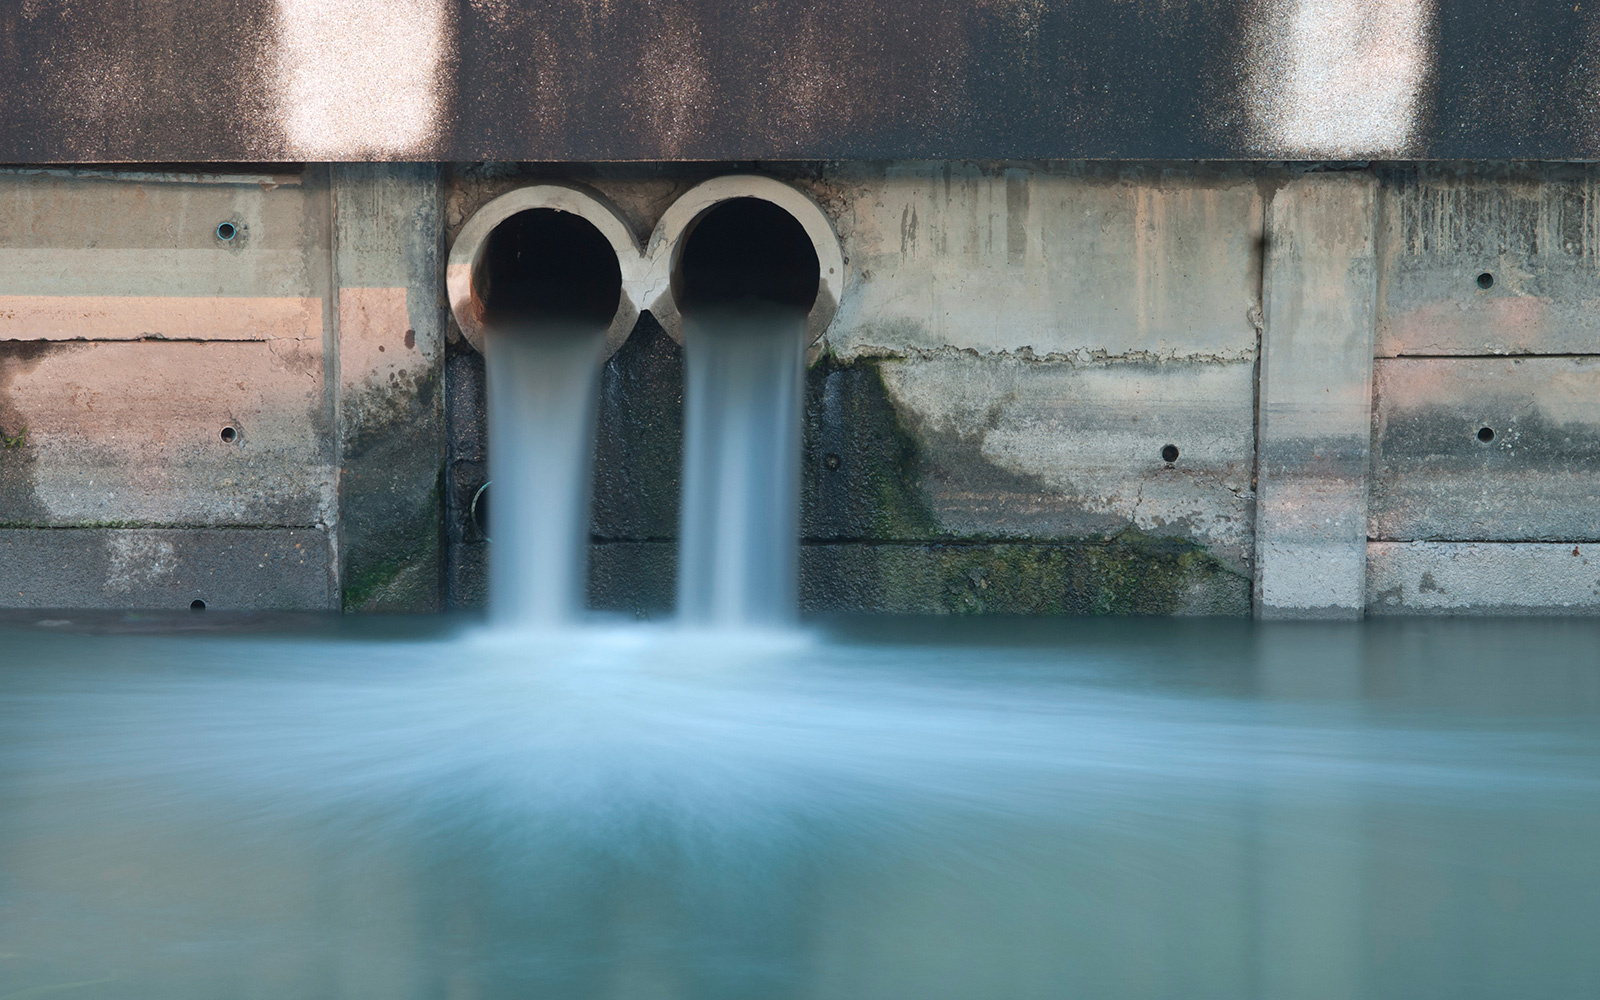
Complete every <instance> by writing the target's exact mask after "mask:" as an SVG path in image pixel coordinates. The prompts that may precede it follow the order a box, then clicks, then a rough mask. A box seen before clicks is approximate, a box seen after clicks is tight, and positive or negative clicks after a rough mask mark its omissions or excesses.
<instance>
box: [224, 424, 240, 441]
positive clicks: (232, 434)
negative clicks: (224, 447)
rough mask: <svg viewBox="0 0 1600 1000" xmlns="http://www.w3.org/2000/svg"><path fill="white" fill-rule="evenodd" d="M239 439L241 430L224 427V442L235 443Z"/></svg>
mask: <svg viewBox="0 0 1600 1000" xmlns="http://www.w3.org/2000/svg"><path fill="white" fill-rule="evenodd" d="M237 440H239V431H238V430H237V429H236V428H233V427H224V428H223V429H222V441H223V443H224V444H233V443H234V442H235V441H237Z"/></svg>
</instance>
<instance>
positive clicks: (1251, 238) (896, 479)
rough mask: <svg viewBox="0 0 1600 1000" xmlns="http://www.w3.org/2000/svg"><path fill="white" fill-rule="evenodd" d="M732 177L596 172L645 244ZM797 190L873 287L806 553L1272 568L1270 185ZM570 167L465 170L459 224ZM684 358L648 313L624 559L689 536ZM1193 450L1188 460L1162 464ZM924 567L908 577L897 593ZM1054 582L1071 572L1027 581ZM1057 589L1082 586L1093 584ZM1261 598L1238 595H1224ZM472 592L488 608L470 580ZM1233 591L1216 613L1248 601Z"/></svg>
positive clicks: (630, 401) (823, 402)
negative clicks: (1263, 446) (1169, 453)
mask: <svg viewBox="0 0 1600 1000" xmlns="http://www.w3.org/2000/svg"><path fill="white" fill-rule="evenodd" d="M708 169H709V170H712V171H715V169H716V168H715V167H714V166H712V167H707V168H701V167H694V168H688V169H685V170H683V171H676V170H675V171H673V172H672V173H671V174H668V175H652V174H651V173H650V172H649V171H644V170H639V169H637V168H635V169H633V171H632V172H631V173H630V171H629V169H628V168H626V167H618V166H612V167H591V168H585V170H584V171H582V175H583V179H584V180H585V181H586V182H587V183H590V184H592V185H593V186H594V187H595V188H596V189H597V190H599V191H601V192H602V193H603V194H604V195H605V196H606V197H607V198H608V199H610V200H611V201H612V202H613V203H614V204H615V205H616V206H617V207H618V209H619V211H620V212H621V214H622V216H623V217H624V218H625V219H626V220H628V223H629V225H630V226H632V227H633V228H634V230H635V232H636V233H638V234H640V235H645V234H648V233H649V232H651V231H652V230H653V229H654V228H655V226H656V223H657V221H658V219H659V218H660V216H661V214H662V213H663V212H664V211H665V210H666V208H667V207H668V206H670V205H671V204H672V202H673V200H674V198H676V197H677V196H678V195H680V194H681V193H682V192H683V191H684V190H686V189H687V188H688V187H689V186H690V185H691V184H692V183H693V182H695V181H698V180H702V179H704V176H705V171H706V170H708ZM782 173H784V174H785V175H786V179H788V180H790V181H791V182H792V183H794V184H796V185H797V186H800V187H801V188H803V189H804V190H805V191H806V192H807V193H809V194H810V195H811V196H812V197H813V198H815V199H816V200H817V201H818V202H819V203H820V204H822V205H823V206H824V207H825V208H826V209H827V210H828V212H829V214H830V216H831V217H832V218H833V220H834V222H835V225H836V228H837V230H838V232H839V235H840V238H841V241H842V243H843V246H844V250H845V253H846V256H847V257H849V259H850V266H849V273H850V275H851V280H852V283H851V284H850V285H849V286H848V287H847V289H846V291H845V295H844V298H843V301H842V302H841V313H840V314H839V315H838V316H837V317H836V319H835V321H834V323H833V324H832V326H831V327H830V330H829V333H828V334H827V338H826V343H827V349H828V352H829V353H828V354H827V355H826V356H825V357H824V359H823V360H822V361H821V362H820V363H819V364H817V365H816V366H815V367H814V368H813V369H812V373H811V378H810V381H809V384H808V399H807V416H806V421H807V430H806V434H807V439H806V457H805V463H806V464H805V471H804V479H803V491H804V492H803V503H802V509H803V523H802V537H803V539H804V540H806V541H807V542H808V543H825V544H849V543H859V544H863V545H874V544H885V545H890V546H897V545H910V546H913V547H914V546H919V545H924V544H926V543H929V542H963V543H976V542H983V543H986V544H987V543H994V542H1004V543H1019V544H1020V546H1021V547H1020V548H1018V549H1016V551H1015V552H1014V553H1012V554H1011V555H1010V556H1007V557H1006V558H1005V559H1001V558H999V557H995V559H994V560H993V562H994V568H995V571H996V572H1002V573H1003V572H1006V571H1007V570H1006V566H1013V567H1015V566H1019V565H1020V564H1021V563H1022V562H1025V561H1026V560H1025V559H1023V558H1022V555H1024V554H1025V555H1027V556H1028V557H1029V558H1031V557H1033V556H1035V555H1037V556H1038V557H1039V558H1040V559H1044V560H1046V561H1049V560H1052V559H1058V554H1057V553H1056V552H1055V550H1054V549H1053V548H1051V546H1053V545H1056V544H1058V543H1064V544H1069V545H1077V544H1079V543H1087V544H1088V545H1090V546H1101V548H1098V549H1094V550H1093V551H1095V552H1097V553H1100V555H1101V556H1105V557H1106V558H1107V559H1112V558H1113V557H1115V558H1121V557H1123V556H1126V557H1127V558H1125V559H1123V570H1119V571H1118V572H1122V571H1124V570H1126V571H1129V572H1131V571H1132V570H1131V567H1132V566H1133V564H1134V562H1137V559H1136V558H1135V556H1134V555H1133V554H1131V550H1125V549H1123V548H1119V547H1116V546H1110V547H1106V545H1105V543H1107V542H1109V541H1111V540H1112V539H1116V538H1118V537H1120V536H1123V535H1125V534H1129V536H1130V537H1143V536H1149V537H1152V538H1160V539H1164V540H1169V541H1172V542H1175V543H1182V544H1194V545H1198V546H1200V547H1201V548H1202V549H1203V550H1204V552H1205V553H1206V555H1207V558H1211V559H1215V560H1217V562H1218V564H1219V565H1221V566H1223V567H1226V568H1227V569H1228V570H1229V571H1230V572H1232V573H1234V574H1243V575H1244V576H1246V577H1247V576H1248V574H1249V572H1250V565H1251V561H1252V556H1253V541H1252V538H1253V529H1254V523H1253V522H1254V514H1253V509H1252V503H1253V499H1252V494H1251V474H1252V471H1253V461H1254V450H1253V422H1254V399H1253V397H1254V390H1253V364H1254V360H1255V350H1256V337H1257V332H1256V331H1257V324H1258V323H1259V322H1260V318H1259V308H1258V306H1259V302H1258V288H1259V282H1260V275H1259V243H1260V237H1261V224H1262V195H1261V187H1260V184H1259V182H1258V179H1257V178H1256V177H1255V176H1254V175H1253V174H1252V173H1250V172H1245V171H1238V170H1232V171H1230V170H1214V169H1209V168H1200V169H1198V170H1197V169H1194V168H1192V167H1187V168H1183V169H1164V168H1159V167H1126V166H1125V167H1115V166H1105V167H1101V166H1077V165H1071V164H1035V165H1031V166H1029V167H1027V168H1026V169H1023V168H1010V169H1008V168H1005V167H1003V166H1000V165H996V164H992V163H991V164H977V163H960V162H953V163H947V164H946V163H936V164H930V163H921V164H916V163H913V164H843V165H828V166H823V167H814V168H796V169H794V170H792V171H783V172H782ZM549 175H550V171H549V170H548V169H546V168H540V167H537V166H532V167H530V166H523V167H514V168H513V167H510V166H507V165H495V164H487V165H482V166H474V167H471V168H458V169H456V170H453V171H452V173H451V175H450V178H449V182H448V192H449V193H448V195H447V201H446V203H447V206H448V207H447V211H446V218H447V225H448V226H449V227H450V228H451V230H452V231H453V230H454V229H455V228H456V227H459V226H460V225H461V223H462V221H463V220H464V219H465V218H467V217H468V216H469V215H470V213H471V212H472V211H474V210H475V209H476V208H477V207H479V206H481V205H482V204H484V203H486V202H487V201H489V200H490V199H492V198H493V197H495V196H497V195H499V194H502V193H504V191H505V190H507V189H508V188H509V187H510V186H513V185H515V184H518V183H527V182H530V181H535V180H546V179H549ZM679 365H681V357H680V356H679V354H678V352H677V351H676V347H675V345H673V344H671V342H670V341H668V340H667V339H666V338H665V337H663V336H662V335H661V334H660V331H659V330H658V329H657V327H656V325H655V324H654V323H653V321H652V320H650V319H649V318H648V317H647V318H646V319H644V320H643V321H641V324H640V326H639V327H638V328H637V329H636V330H635V332H634V334H633V336H632V338H630V339H629V340H628V341H627V342H625V343H624V344H623V346H622V347H621V349H620V350H619V351H618V353H617V355H616V356H614V357H613V359H612V360H611V361H610V362H609V363H608V365H607V369H606V371H605V373H604V376H603V379H602V410H601V430H600V441H599V445H598V449H597V454H596V488H595V507H594V511H595V513H594V533H595V535H596V538H597V539H598V540H600V541H602V542H603V543H604V544H605V545H608V546H611V545H623V544H626V545H643V544H647V543H648V544H656V543H662V542H670V541H671V540H672V539H674V538H675V537H676V534H677V528H678V510H677V506H678V493H679V489H680V487H679V482H678V465H679V463H680V461H681V458H680V455H681V447H682V443H681V426H680V423H679V421H680V420H681V415H680V414H681V406H682V400H681V393H682V384H681V372H680V370H679V367H678V366H679ZM455 371H456V369H454V368H452V372H453V373H454V372H455ZM461 376H462V377H463V378H469V377H470V375H469V373H467V372H466V370H465V368H463V369H462V371H461ZM452 378H453V379H454V378H456V375H454V374H453V375H452ZM452 392H454V390H452ZM1168 445H1172V446H1174V447H1176V448H1177V449H1178V451H1179V458H1178V459H1177V460H1176V461H1175V462H1170V463H1169V462H1167V461H1166V460H1165V459H1164V457H1163V449H1164V448H1165V447H1166V446H1168ZM469 450H470V449H463V450H462V451H461V452H460V456H461V457H460V461H457V460H456V459H455V458H454V457H453V458H452V463H451V469H452V477H453V479H452V482H453V483H455V485H453V486H452V487H451V491H450V496H451V498H452V501H451V502H452V503H453V504H454V506H453V508H452V510H453V511H454V513H453V514H452V515H451V527H449V528H448V529H447V530H449V531H451V532H453V533H454V535H452V538H453V539H454V541H453V542H452V544H453V545H458V546H460V553H459V554H460V557H461V558H460V559H459V560H457V562H456V563H454V564H453V565H459V566H460V567H462V568H465V567H466V566H468V565H469V564H471V563H474V562H477V561H478V560H477V558H476V557H475V556H473V555H471V553H470V552H469V547H470V546H472V545H474V544H477V543H476V542H475V541H474V540H473V538H472V532H471V530H470V529H467V528H466V527H465V526H464V525H463V524H462V521H461V518H462V517H464V512H465V504H466V501H467V500H468V499H469V498H470V490H471V489H475V488H476V482H481V474H482V470H481V468H479V467H478V466H477V464H476V463H477V462H478V461H480V460H481V459H479V458H478V457H475V456H471V455H469V454H468V453H467V452H468V451H469ZM452 454H453V455H455V454H456V453H455V452H453V453H452ZM469 481H470V482H469ZM1130 533H1131V534H1130ZM623 551H625V550H624V549H622V548H618V549H616V550H615V551H614V552H613V553H611V554H609V555H607V556H606V557H605V558H607V559H612V560H615V559H616V558H620V556H619V555H618V554H619V553H622V552H623ZM627 551H631V550H627ZM452 558H454V557H452ZM1097 558H1098V557H1097ZM664 565H666V563H664V562H662V561H661V560H646V561H644V562H640V563H639V564H638V569H637V572H638V574H639V578H638V580H637V588H638V593H639V594H640V595H648V594H660V593H663V592H670V583H671V581H670V580H669V579H665V578H657V577H656V576H654V575H652V574H655V573H658V572H659V571H660V568H661V567H662V566H664ZM879 565H880V566H881V568H882V571H881V572H879V571H877V570H875V571H874V572H875V573H877V576H875V577H874V582H873V584H872V585H873V586H874V587H878V588H880V589H886V590H887V591H888V592H891V593H895V594H897V595H900V596H899V597H897V598H896V600H900V601H902V603H904V602H905V601H907V600H910V597H909V595H911V594H913V593H914V592H915V588H916V587H918V586H929V587H931V586H934V584H933V582H932V581H933V578H932V577H930V576H928V575H927V574H926V573H924V572H923V571H922V569H920V568H917V567H918V566H920V564H919V563H914V562H907V561H906V560H904V559H898V560H897V559H886V560H883V561H881V562H880V563H879ZM902 567H903V568H904V572H905V573H906V574H909V575H906V576H905V578H904V579H903V580H898V579H896V578H895V576H894V574H895V573H896V572H900V568H902ZM1036 570H1037V572H1055V571H1049V570H1045V569H1040V568H1038V567H1033V568H1026V569H1019V570H1017V572H1020V573H1023V574H1024V576H1027V575H1028V574H1034V573H1035V572H1036ZM452 574H453V575H452V580H455V579H456V576H455V575H454V571H452ZM1057 577H1058V578H1059V580H1058V582H1059V581H1060V580H1066V581H1068V582H1067V583H1063V584H1062V586H1063V587H1066V586H1068V585H1069V584H1070V579H1080V580H1081V579H1087V577H1084V576H1083V575H1082V574H1078V575H1077V576H1075V577H1071V576H1070V574H1069V576H1061V575H1060V573H1057ZM1069 577H1070V579H1069ZM647 578H648V579H647ZM1029 578H1031V577H1029ZM607 579H608V580H609V581H611V582H608V583H607V584H606V587H605V589H604V592H605V593H606V594H608V595H610V596H609V597H608V598H607V600H608V601H611V602H612V603H610V604H608V605H607V606H614V607H624V606H626V607H630V608H637V609H645V608H646V606H648V607H649V608H654V607H656V605H657V604H658V603H659V602H658V601H657V600H656V599H655V598H649V599H646V598H645V597H644V596H641V601H642V603H638V604H630V603H629V601H628V600H627V599H625V598H624V597H623V596H622V592H621V591H620V590H618V589H617V587H618V586H619V585H620V584H618V581H619V580H621V579H623V578H622V577H618V576H615V575H614V574H613V575H608V576H607ZM1019 579H1020V577H1019ZM1207 579H1208V580H1213V578H1210V577H1208V578H1207ZM1213 582H1215V581H1214V580H1213ZM1236 583H1237V579H1235V580H1231V581H1228V582H1226V583H1225V584H1224V583H1216V586H1217V587H1219V588H1220V589H1219V590H1218V591H1217V593H1218V594H1224V595H1225V594H1231V593H1232V590H1231V588H1232V587H1234V586H1235V584H1236ZM1052 586H1054V584H1052ZM1152 586H1155V584H1152ZM451 587H452V592H453V593H454V592H460V593H463V594H464V593H467V592H469V591H472V592H477V591H478V587H477V585H475V584H473V583H471V582H470V581H468V580H466V579H465V578H463V579H462V580H461V581H460V582H459V583H452V584H451ZM1158 589H1159V588H1158ZM941 593H942V591H941V590H939V589H938V588H937V587H936V588H935V589H934V590H931V591H928V592H927V593H926V594H924V598H925V600H924V601H923V606H927V607H933V606H935V605H940V606H942V605H941V604H940V602H941V601H943V600H944V598H943V597H941V596H940V594H941ZM841 599H842V598H841ZM1063 599H1064V600H1067V601H1068V603H1072V602H1074V601H1077V602H1078V604H1081V605H1082V606H1084V607H1090V606H1096V599H1093V598H1090V597H1086V596H1085V597H1083V598H1082V600H1079V598H1078V597H1067V598H1063ZM1207 600H1210V599H1209V598H1208V599H1207ZM1229 600H1230V599H1229V598H1227V597H1226V596H1223V597H1219V598H1218V599H1217V600H1216V601H1212V605H1213V606H1216V607H1223V606H1227V607H1232V608H1235V610H1237V606H1236V605H1235V604H1230V603H1229ZM880 603H881V602H880ZM1023 603H1025V602H1023ZM1047 603H1048V602H1047ZM1099 603H1104V602H1099ZM1113 603H1114V602H1113ZM1202 603H1204V602H1202ZM857 604H858V605H859V606H866V605H864V604H860V602H857ZM1013 605H1014V606H1016V607H1021V606H1022V603H1019V602H1013ZM884 606H887V605H884ZM1073 606H1078V605H1077V604H1074V605H1073ZM1152 606H1153V605H1152Z"/></svg>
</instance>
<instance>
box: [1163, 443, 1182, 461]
mask: <svg viewBox="0 0 1600 1000" xmlns="http://www.w3.org/2000/svg"><path fill="white" fill-rule="evenodd" d="M1161 460H1162V461H1163V462H1176V461H1177V460H1178V446H1177V445H1175V444H1169V445H1166V446H1165V447H1163V448H1162V449H1161Z"/></svg>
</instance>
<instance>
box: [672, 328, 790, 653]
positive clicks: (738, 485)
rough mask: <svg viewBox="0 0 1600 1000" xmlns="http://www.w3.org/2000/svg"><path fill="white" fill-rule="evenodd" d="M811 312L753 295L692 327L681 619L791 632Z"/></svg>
mask: <svg viewBox="0 0 1600 1000" xmlns="http://www.w3.org/2000/svg"><path fill="white" fill-rule="evenodd" d="M805 325H806V312H805V310H804V309H795V308H791V307H787V306H783V305H780V304H777V303H773V302H764V301H760V300H756V299H750V298H746V299H743V300H740V301H738V302H735V303H733V304H724V305H721V306H717V307H712V308H705V307H702V308H701V309H699V310H697V311H696V312H695V313H694V314H693V315H690V316H686V317H685V318H684V327H683V332H684V342H685V351H684V355H685V367H686V371H685V378H684V427H683V431H684V435H683V436H684V446H683V452H684V454H683V508H682V509H683V530H682V538H683V545H682V549H681V550H680V553H679V569H678V613H679V615H681V616H682V617H683V618H684V619H685V620H686V621H689V622H693V623H696V624H701V625H726V626H744V627H747V626H751V625H758V626H769V627H770V626H775V625H780V624H784V623H791V622H793V620H794V618H795V607H796V605H797V604H798V603H799V595H798V586H797V580H798V579H799V575H800V569H799V543H798V541H797V540H798V539H799V537H800V438H801V432H800V417H801V406H800V391H801V382H802V375H801V373H802V371H803V370H804V366H803V365H802V364H801V361H802V358H803V356H804V354H805V341H804V333H805Z"/></svg>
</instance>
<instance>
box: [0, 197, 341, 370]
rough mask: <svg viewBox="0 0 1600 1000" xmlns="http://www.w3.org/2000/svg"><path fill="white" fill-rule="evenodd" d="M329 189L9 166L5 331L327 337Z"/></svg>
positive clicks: (1, 262)
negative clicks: (221, 232) (220, 232)
mask: <svg viewBox="0 0 1600 1000" xmlns="http://www.w3.org/2000/svg"><path fill="white" fill-rule="evenodd" d="M324 187H325V186H324V185H322V184H320V183H319V182H318V175H317V174H316V172H315V171H314V170H313V171H311V173H310V174H309V175H308V174H303V173H298V172H281V173H271V174H237V175H231V176H230V175H225V174H223V175H205V176H204V177H202V176H200V175H181V174H148V175H142V174H138V173H130V174H124V175H120V176H119V175H117V174H115V173H111V172H107V171H89V172H74V171H66V170H53V171H28V170H15V169H12V170H0V340H125V339H143V338H164V339H172V340H277V339H285V338H287V339H299V340H313V341H320V340H321V339H322V333H323V330H322V308H321V297H322V294H323V292H322V289H323V286H324V285H325V283H326V271H327V266H328V265H327V246H328V244H327V238H326V234H325V233H324V232H322V231H321V223H320V219H321V213H322V210H323V200H324V198H325V190H324ZM222 223H228V224H229V225H232V226H234V227H236V234H235V236H234V238H233V239H231V240H222V239H219V238H218V236H217V227H218V225H220V224H222Z"/></svg>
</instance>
